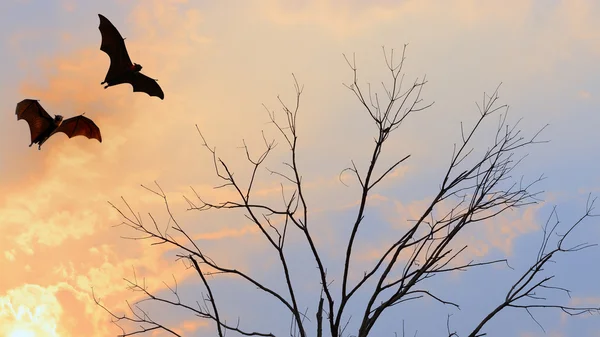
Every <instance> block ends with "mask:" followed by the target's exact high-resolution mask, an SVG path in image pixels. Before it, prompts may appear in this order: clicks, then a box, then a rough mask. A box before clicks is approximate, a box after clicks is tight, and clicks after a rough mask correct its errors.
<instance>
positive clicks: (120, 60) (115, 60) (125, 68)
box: [98, 14, 165, 99]
mask: <svg viewBox="0 0 600 337" xmlns="http://www.w3.org/2000/svg"><path fill="white" fill-rule="evenodd" d="M98 17H100V26H99V27H98V29H100V34H101V35H102V44H101V45H100V50H102V51H103V52H105V53H106V54H107V55H108V56H109V57H110V67H109V68H108V72H107V73H106V77H105V78H104V82H102V83H100V84H105V83H106V86H105V87H104V89H106V88H108V87H111V86H113V85H118V84H123V83H129V84H131V86H132V87H133V91H134V92H137V91H141V92H145V93H147V94H148V95H150V96H156V97H158V98H160V99H164V98H165V94H164V93H163V91H162V89H161V88H160V86H159V85H158V83H157V82H156V80H154V79H152V78H150V77H148V76H146V75H144V74H142V73H141V72H140V70H142V66H141V65H139V64H137V63H133V62H131V59H130V58H129V54H128V53H127V48H126V47H125V39H123V37H122V36H121V34H120V33H119V31H118V30H117V28H115V26H113V24H112V23H111V22H110V21H108V19H107V18H105V17H104V16H103V15H102V14H98Z"/></svg>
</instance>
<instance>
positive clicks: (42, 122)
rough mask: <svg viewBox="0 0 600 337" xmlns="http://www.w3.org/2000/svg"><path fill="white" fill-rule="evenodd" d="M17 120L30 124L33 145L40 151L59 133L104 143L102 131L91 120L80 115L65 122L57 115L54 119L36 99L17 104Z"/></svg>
mask: <svg viewBox="0 0 600 337" xmlns="http://www.w3.org/2000/svg"><path fill="white" fill-rule="evenodd" d="M16 114H17V120H21V119H24V120H25V121H27V124H29V131H31V144H29V147H31V145H33V144H36V143H37V144H38V150H41V149H42V144H44V142H45V141H47V140H48V138H50V136H52V135H54V134H56V133H57V132H64V133H65V134H66V135H67V136H69V138H73V137H75V136H86V137H87V138H89V139H97V140H98V141H99V142H100V143H102V136H101V135H100V129H99V128H98V126H96V124H95V123H94V122H92V120H91V119H89V118H87V117H85V116H83V115H79V116H75V117H71V118H69V119H65V120H63V116H61V115H56V116H55V117H54V118H52V117H50V115H49V114H48V113H47V112H46V110H44V108H42V106H41V105H40V103H39V102H38V101H37V100H35V99H24V100H22V101H21V102H19V103H17V109H16Z"/></svg>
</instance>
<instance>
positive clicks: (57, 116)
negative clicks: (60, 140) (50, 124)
mask: <svg viewBox="0 0 600 337" xmlns="http://www.w3.org/2000/svg"><path fill="white" fill-rule="evenodd" d="M62 120H63V116H61V115H55V116H54V121H55V122H56V123H60V122H62Z"/></svg>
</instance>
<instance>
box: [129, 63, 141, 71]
mask: <svg viewBox="0 0 600 337" xmlns="http://www.w3.org/2000/svg"><path fill="white" fill-rule="evenodd" d="M131 69H132V70H133V71H135V72H139V71H140V70H142V65H141V64H137V63H134V64H133V66H131Z"/></svg>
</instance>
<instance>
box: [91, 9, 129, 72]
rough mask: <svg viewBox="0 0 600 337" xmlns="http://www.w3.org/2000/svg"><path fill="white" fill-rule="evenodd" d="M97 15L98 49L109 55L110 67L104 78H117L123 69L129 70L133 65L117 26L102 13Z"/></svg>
mask: <svg viewBox="0 0 600 337" xmlns="http://www.w3.org/2000/svg"><path fill="white" fill-rule="evenodd" d="M98 17H100V26H99V27H98V29H100V34H101V35H102V44H101V45H100V50H102V51H103V52H105V53H106V54H107V55H108V57H110V67H109V68H108V72H107V73H106V79H105V80H108V79H109V78H118V77H119V76H120V75H121V74H123V72H124V71H127V70H129V69H130V68H131V67H132V66H133V63H132V62H131V59H130V58H129V54H128V53H127V48H126V47H125V39H123V37H122V36H121V34H120V33H119V31H118V30H117V28H115V26H113V24H112V23H111V22H110V21H108V19H107V18H106V17H104V16H103V15H102V14H98Z"/></svg>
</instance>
